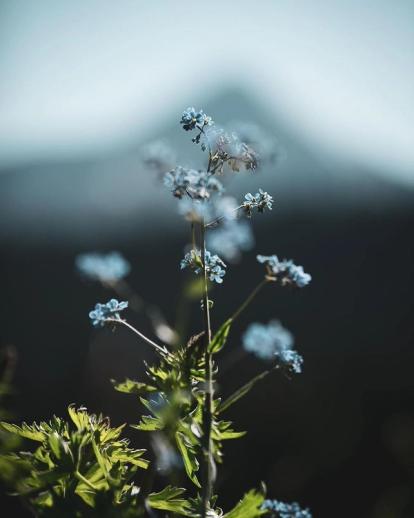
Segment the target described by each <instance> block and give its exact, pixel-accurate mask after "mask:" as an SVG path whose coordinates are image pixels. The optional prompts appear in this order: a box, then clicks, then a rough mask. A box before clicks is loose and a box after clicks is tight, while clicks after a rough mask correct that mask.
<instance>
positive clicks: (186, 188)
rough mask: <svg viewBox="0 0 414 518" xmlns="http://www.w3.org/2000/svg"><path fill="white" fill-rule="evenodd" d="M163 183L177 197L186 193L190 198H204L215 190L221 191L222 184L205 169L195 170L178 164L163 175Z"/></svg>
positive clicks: (207, 197)
mask: <svg viewBox="0 0 414 518" xmlns="http://www.w3.org/2000/svg"><path fill="white" fill-rule="evenodd" d="M164 185H165V186H166V187H167V188H168V189H171V192H172V193H173V195H174V196H176V197H177V198H182V197H183V196H185V195H188V196H189V197H190V198H192V199H197V200H206V199H209V198H210V196H211V195H212V194H213V193H214V192H216V193H219V194H220V193H221V192H222V191H223V185H222V184H221V182H220V181H219V180H217V178H215V177H214V176H213V175H212V174H211V173H208V172H207V171H196V170H195V169H186V168H185V167H181V166H178V167H176V168H175V169H173V170H172V171H170V172H168V173H166V174H165V176H164Z"/></svg>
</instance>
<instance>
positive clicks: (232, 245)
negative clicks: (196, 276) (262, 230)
mask: <svg viewBox="0 0 414 518" xmlns="http://www.w3.org/2000/svg"><path fill="white" fill-rule="evenodd" d="M207 244H208V247H209V248H211V249H212V250H214V251H215V252H218V253H219V254H220V255H222V256H223V257H224V258H225V259H226V260H227V261H230V262H234V261H237V260H239V259H240V255H241V252H244V251H247V250H251V248H252V247H253V246H254V237H253V232H252V229H251V227H250V225H249V223H247V222H246V221H239V220H236V219H225V221H224V224H223V225H222V226H221V227H220V228H218V229H216V230H215V231H214V232H212V233H211V234H210V235H209V236H208V237H207Z"/></svg>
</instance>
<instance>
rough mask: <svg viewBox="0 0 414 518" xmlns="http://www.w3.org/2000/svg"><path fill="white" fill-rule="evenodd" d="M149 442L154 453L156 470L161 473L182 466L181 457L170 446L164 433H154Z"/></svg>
mask: <svg viewBox="0 0 414 518" xmlns="http://www.w3.org/2000/svg"><path fill="white" fill-rule="evenodd" d="M151 444H152V447H153V450H154V453H155V458H156V465H157V470H158V471H160V472H161V473H164V474H166V473H170V472H171V471H172V470H173V469H175V468H180V467H182V460H181V457H180V456H179V455H178V454H177V452H176V451H175V450H174V448H173V447H172V446H171V444H170V442H169V441H168V439H167V438H166V437H165V436H164V434H161V433H156V434H154V436H153V438H152V440H151Z"/></svg>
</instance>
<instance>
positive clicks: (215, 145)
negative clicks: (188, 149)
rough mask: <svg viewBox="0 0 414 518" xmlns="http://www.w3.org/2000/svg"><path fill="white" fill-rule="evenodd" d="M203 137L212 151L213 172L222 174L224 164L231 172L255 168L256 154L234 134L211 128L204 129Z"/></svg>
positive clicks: (215, 127)
mask: <svg viewBox="0 0 414 518" xmlns="http://www.w3.org/2000/svg"><path fill="white" fill-rule="evenodd" d="M203 136H204V138H205V141H206V143H207V145H208V147H209V149H211V150H213V153H212V155H213V158H212V164H211V165H212V167H213V168H214V170H215V171H217V172H223V168H224V164H227V165H228V166H229V167H230V169H231V170H232V171H240V169H242V168H243V169H246V170H254V169H256V168H257V166H258V161H259V157H258V155H257V153H256V152H255V151H254V149H252V148H251V147H250V146H249V145H247V144H246V143H245V142H242V141H241V140H240V138H239V137H238V135H237V134H236V133H234V132H228V131H226V130H224V129H223V128H220V127H217V126H212V127H207V128H206V130H205V131H204V132H203Z"/></svg>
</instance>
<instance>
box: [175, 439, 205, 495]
mask: <svg viewBox="0 0 414 518" xmlns="http://www.w3.org/2000/svg"><path fill="white" fill-rule="evenodd" d="M175 440H176V443H177V447H178V449H179V450H180V453H181V456H182V458H183V462H184V468H185V471H186V473H187V475H188V477H189V478H190V480H191V481H192V482H193V484H194V485H196V486H197V487H201V485H200V482H199V481H198V478H197V475H196V472H197V471H198V460H197V457H196V456H195V454H194V451H193V448H192V446H191V444H189V443H188V442H187V440H186V437H185V435H184V434H183V433H181V432H176V434H175Z"/></svg>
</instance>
